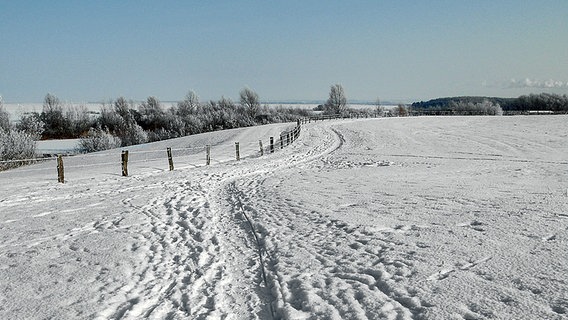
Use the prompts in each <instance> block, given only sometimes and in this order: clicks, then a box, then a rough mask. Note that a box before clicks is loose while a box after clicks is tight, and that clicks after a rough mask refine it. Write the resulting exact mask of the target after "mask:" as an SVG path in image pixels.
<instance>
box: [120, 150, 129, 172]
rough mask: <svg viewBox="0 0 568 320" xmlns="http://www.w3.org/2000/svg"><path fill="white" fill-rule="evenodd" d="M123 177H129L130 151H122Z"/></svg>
mask: <svg viewBox="0 0 568 320" xmlns="http://www.w3.org/2000/svg"><path fill="white" fill-rule="evenodd" d="M121 158H122V176H123V177H128V150H122V154H121Z"/></svg>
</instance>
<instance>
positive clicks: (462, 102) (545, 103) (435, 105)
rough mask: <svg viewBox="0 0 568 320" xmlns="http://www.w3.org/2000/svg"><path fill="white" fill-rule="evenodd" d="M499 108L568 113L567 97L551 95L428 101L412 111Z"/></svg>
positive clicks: (511, 110)
mask: <svg viewBox="0 0 568 320" xmlns="http://www.w3.org/2000/svg"><path fill="white" fill-rule="evenodd" d="M490 104H492V105H493V106H497V105H498V106H499V107H501V109H502V111H503V112H504V113H524V112H528V111H552V112H554V113H568V96H567V95H565V94H564V95H558V94H553V93H540V94H530V95H523V96H520V97H518V98H496V97H449V98H438V99H433V100H429V101H420V102H414V103H413V104H412V108H413V109H414V110H432V111H445V112H447V111H453V110H460V109H463V108H464V107H467V106H473V110H474V111H475V110H479V108H480V107H481V108H483V107H485V106H487V105H490Z"/></svg>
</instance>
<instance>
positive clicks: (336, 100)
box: [325, 84, 347, 114]
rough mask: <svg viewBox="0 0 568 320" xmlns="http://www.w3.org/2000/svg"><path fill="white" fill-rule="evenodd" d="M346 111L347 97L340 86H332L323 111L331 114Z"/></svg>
mask: <svg viewBox="0 0 568 320" xmlns="http://www.w3.org/2000/svg"><path fill="white" fill-rule="evenodd" d="M345 110H347V97H346V96H345V92H344V91H343V87H342V86H341V85H340V84H334V85H332V86H331V90H330V91H329V98H327V101H326V102H325V111H326V112H327V113H331V114H341V113H343V112H345Z"/></svg>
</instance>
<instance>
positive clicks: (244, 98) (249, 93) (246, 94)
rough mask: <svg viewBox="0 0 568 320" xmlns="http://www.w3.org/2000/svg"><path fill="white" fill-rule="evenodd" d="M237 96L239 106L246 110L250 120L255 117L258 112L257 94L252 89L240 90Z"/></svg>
mask: <svg viewBox="0 0 568 320" xmlns="http://www.w3.org/2000/svg"><path fill="white" fill-rule="evenodd" d="M239 95H240V102H241V106H243V107H244V108H245V109H246V110H247V112H248V114H249V115H250V116H251V117H252V118H254V117H256V115H257V114H258V111H259V110H260V101H259V97H258V94H257V93H256V92H254V90H252V89H249V88H244V89H243V90H241V92H240V93H239Z"/></svg>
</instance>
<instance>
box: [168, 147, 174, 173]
mask: <svg viewBox="0 0 568 320" xmlns="http://www.w3.org/2000/svg"><path fill="white" fill-rule="evenodd" d="M168 162H169V164H170V171H172V170H174V159H173V157H172V148H168Z"/></svg>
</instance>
